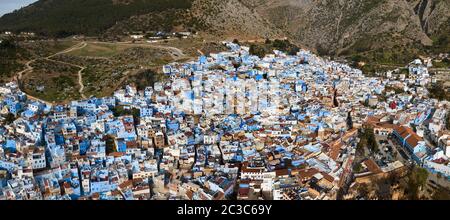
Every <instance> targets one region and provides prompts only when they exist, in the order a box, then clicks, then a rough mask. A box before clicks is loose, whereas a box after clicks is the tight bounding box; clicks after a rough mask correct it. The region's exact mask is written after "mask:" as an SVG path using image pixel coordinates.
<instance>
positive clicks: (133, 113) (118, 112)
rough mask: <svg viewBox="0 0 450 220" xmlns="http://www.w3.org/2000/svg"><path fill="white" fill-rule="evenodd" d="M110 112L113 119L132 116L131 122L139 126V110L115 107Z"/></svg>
mask: <svg viewBox="0 0 450 220" xmlns="http://www.w3.org/2000/svg"><path fill="white" fill-rule="evenodd" d="M112 112H113V114H114V117H120V116H128V115H131V116H133V120H134V122H135V123H136V124H139V117H140V114H141V112H140V110H139V109H137V108H132V109H125V108H124V107H123V106H116V107H115V108H113V109H112Z"/></svg>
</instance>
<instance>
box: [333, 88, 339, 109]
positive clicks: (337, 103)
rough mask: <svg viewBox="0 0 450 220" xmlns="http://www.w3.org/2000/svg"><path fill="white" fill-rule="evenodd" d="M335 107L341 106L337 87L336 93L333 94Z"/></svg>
mask: <svg viewBox="0 0 450 220" xmlns="http://www.w3.org/2000/svg"><path fill="white" fill-rule="evenodd" d="M333 107H335V108H336V107H339V102H338V100H337V89H336V88H334V94H333Z"/></svg>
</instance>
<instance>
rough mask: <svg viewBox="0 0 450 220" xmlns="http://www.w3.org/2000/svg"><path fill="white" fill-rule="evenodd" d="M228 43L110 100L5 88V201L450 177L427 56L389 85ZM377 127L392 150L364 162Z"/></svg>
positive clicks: (302, 189)
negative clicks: (418, 171) (416, 172)
mask: <svg viewBox="0 0 450 220" xmlns="http://www.w3.org/2000/svg"><path fill="white" fill-rule="evenodd" d="M224 44H226V45H227V46H228V47H229V48H230V50H229V51H226V52H221V53H217V54H210V56H208V57H207V56H202V57H200V58H199V59H198V60H196V61H191V62H187V63H183V64H179V63H174V64H171V65H166V66H164V68H163V72H164V73H165V74H167V75H168V76H169V77H168V80H166V81H162V82H157V83H155V84H154V85H153V86H149V87H147V88H146V89H145V90H143V91H138V90H137V89H136V88H135V87H133V86H126V87H125V88H123V89H121V90H118V91H116V92H115V93H114V96H112V97H104V98H89V99H87V100H80V101H72V102H70V103H68V104H64V105H52V104H50V103H44V102H40V101H37V100H34V99H32V97H28V96H27V95H26V94H24V93H23V92H21V91H20V89H19V88H18V86H17V85H16V84H15V83H8V84H6V85H3V86H1V87H0V94H1V102H0V108H1V111H2V112H1V113H2V114H3V115H5V117H2V118H1V119H0V121H1V126H0V145H1V146H2V147H1V148H0V199H17V200H19V199H127V200H132V199H194V200H222V199H275V200H280V199H336V198H338V196H339V194H340V193H341V191H342V189H345V188H347V187H348V186H349V184H351V183H352V182H353V181H354V180H355V176H356V178H357V179H358V178H359V181H364V177H367V176H372V175H385V174H388V173H390V172H396V171H398V170H399V169H402V168H403V167H405V166H406V165H408V164H409V163H415V164H417V165H419V166H423V167H425V168H427V169H428V170H430V171H431V172H438V173H441V174H443V175H445V176H446V177H449V176H450V166H449V164H448V161H449V160H448V158H449V156H450V147H449V145H450V136H449V132H448V130H446V129H445V123H444V122H445V117H446V115H447V111H448V105H449V103H448V102H445V101H438V100H435V99H429V98H428V91H427V89H426V88H425V87H424V85H426V84H427V83H428V82H429V81H431V80H432V78H431V77H430V75H429V74H428V72H427V67H426V65H424V64H422V62H421V61H420V60H417V61H414V62H413V63H412V64H411V67H410V69H409V72H410V74H409V76H408V77H405V75H396V76H391V79H381V78H375V77H372V78H371V77H365V76H364V75H363V74H362V72H361V71H360V70H357V69H353V68H351V67H349V66H348V65H346V64H341V63H338V62H334V61H329V60H325V59H322V58H320V57H318V56H316V55H314V54H312V53H311V52H309V51H306V50H301V51H300V52H298V53H297V54H296V55H293V56H291V55H286V54H285V53H283V52H280V51H274V54H269V55H266V56H265V57H264V58H259V57H257V56H252V55H250V54H249V48H247V47H243V46H242V47H241V46H239V45H237V44H234V43H229V42H224ZM398 90H400V91H398ZM368 127H370V128H371V129H372V130H373V132H374V136H375V140H376V141H377V143H376V145H377V147H379V146H378V145H379V144H378V143H381V144H380V145H381V146H383V148H382V149H379V150H377V149H375V148H377V147H375V148H374V149H370V150H371V151H376V152H377V153H376V156H375V159H368V160H363V161H355V154H356V150H357V146H358V143H360V142H361V140H362V138H361V135H360V134H361V133H363V132H365V131H367V129H366V128H368ZM387 137H389V139H387ZM383 138H385V139H383ZM366 142H367V144H370V143H369V142H368V141H367V140H366ZM394 142H395V143H394ZM395 146H396V147H395ZM384 148H385V149H386V150H385V149H384ZM394 148H395V149H394ZM393 151H396V152H397V151H398V152H400V153H399V156H398V157H394V156H392V155H393V153H392V152H393ZM355 164H362V165H361V167H360V170H358V171H355V170H354V167H355Z"/></svg>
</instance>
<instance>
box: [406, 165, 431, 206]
mask: <svg viewBox="0 0 450 220" xmlns="http://www.w3.org/2000/svg"><path fill="white" fill-rule="evenodd" d="M428 175H429V173H428V171H427V170H426V169H424V168H421V167H414V168H413V169H412V170H411V172H410V173H409V175H408V176H407V177H408V182H407V188H406V189H405V195H406V196H407V197H408V198H409V199H411V200H417V199H419V191H420V188H421V187H424V186H425V184H426V182H427V179H428Z"/></svg>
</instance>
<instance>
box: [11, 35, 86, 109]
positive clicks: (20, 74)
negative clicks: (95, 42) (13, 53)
mask: <svg viewBox="0 0 450 220" xmlns="http://www.w3.org/2000/svg"><path fill="white" fill-rule="evenodd" d="M86 46H87V43H86V42H84V41H83V42H80V43H78V44H76V45H74V46H72V47H70V48H67V49H65V50H62V51H59V52H57V53H55V54H52V55H50V56H47V57H44V58H43V59H45V60H48V61H51V62H56V63H62V64H66V65H70V66H74V67H77V68H80V70H79V71H78V84H79V85H80V89H79V90H78V92H79V93H80V95H81V97H82V98H84V99H85V98H86V96H85V95H84V94H83V90H84V85H83V78H82V77H83V76H82V72H83V71H84V70H85V69H86V67H84V66H80V65H76V64H73V63H67V62H63V61H59V60H53V59H51V58H52V57H55V56H57V55H60V54H65V53H70V52H72V51H74V50H80V49H83V48H84V47H86ZM36 60H38V59H33V60H30V61H28V62H27V63H25V66H26V69H24V70H22V71H20V72H17V74H16V80H17V82H20V80H22V77H23V74H25V73H27V72H30V71H33V67H32V66H31V64H32V63H33V62H35V61H36ZM27 96H28V98H29V99H33V100H37V101H40V102H43V103H47V104H49V102H47V101H44V100H42V99H39V98H36V97H34V96H31V95H28V94H27Z"/></svg>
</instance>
